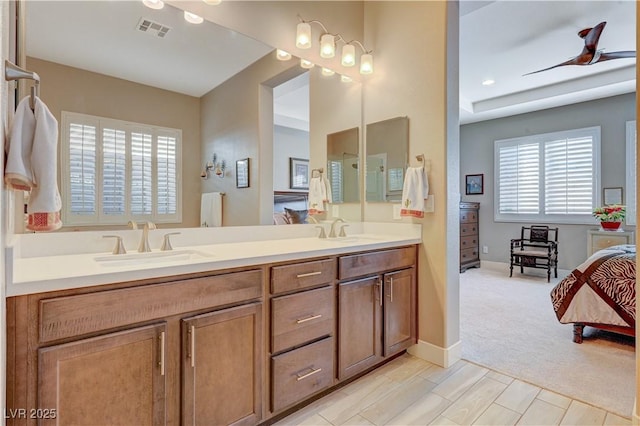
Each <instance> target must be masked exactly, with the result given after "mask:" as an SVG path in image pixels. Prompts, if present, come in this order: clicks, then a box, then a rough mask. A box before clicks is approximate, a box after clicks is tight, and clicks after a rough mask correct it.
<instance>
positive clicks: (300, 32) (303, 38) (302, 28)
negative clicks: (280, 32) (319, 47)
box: [296, 22, 311, 49]
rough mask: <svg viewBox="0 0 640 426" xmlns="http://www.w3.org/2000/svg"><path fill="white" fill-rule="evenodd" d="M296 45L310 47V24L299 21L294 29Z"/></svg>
mask: <svg viewBox="0 0 640 426" xmlns="http://www.w3.org/2000/svg"><path fill="white" fill-rule="evenodd" d="M296 46H297V47H299V48H300V49H308V48H310V47H311V24H308V23H306V22H300V23H299V24H298V27H297V30H296Z"/></svg>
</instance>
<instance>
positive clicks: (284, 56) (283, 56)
mask: <svg viewBox="0 0 640 426" xmlns="http://www.w3.org/2000/svg"><path fill="white" fill-rule="evenodd" d="M276 58H278V60H279V61H288V60H289V59H291V53H289V52H287V51H285V50H282V49H276Z"/></svg>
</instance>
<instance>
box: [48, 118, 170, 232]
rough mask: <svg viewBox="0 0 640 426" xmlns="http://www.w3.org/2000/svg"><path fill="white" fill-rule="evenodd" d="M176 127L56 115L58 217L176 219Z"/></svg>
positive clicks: (74, 221)
mask: <svg viewBox="0 0 640 426" xmlns="http://www.w3.org/2000/svg"><path fill="white" fill-rule="evenodd" d="M181 134H182V132H181V131H180V130H176V129H167V128H160V127H156V126H147V125H142V124H138V123H130V122H125V121H120V120H111V119H107V118H102V117H94V116H89V115H85V114H76V113H69V112H63V113H62V132H61V142H62V143H61V146H62V153H61V160H62V161H61V164H62V170H61V174H62V192H63V203H64V208H63V221H64V223H65V224H68V225H106V224H122V225H126V224H127V222H128V221H129V220H137V221H145V220H151V221H153V222H157V223H178V222H181V221H182V212H181V208H180V206H181V199H180V192H179V190H178V181H179V176H180V156H181V152H180V150H181Z"/></svg>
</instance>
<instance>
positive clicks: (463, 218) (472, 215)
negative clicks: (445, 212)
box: [460, 210, 478, 223]
mask: <svg viewBox="0 0 640 426" xmlns="http://www.w3.org/2000/svg"><path fill="white" fill-rule="evenodd" d="M477 221H478V212H477V211H475V210H460V223H470V222H477Z"/></svg>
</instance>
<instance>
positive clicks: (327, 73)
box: [322, 67, 336, 77]
mask: <svg viewBox="0 0 640 426" xmlns="http://www.w3.org/2000/svg"><path fill="white" fill-rule="evenodd" d="M335 73H336V72H335V71H334V70H332V69H330V68H326V67H322V75H324V76H326V77H330V76H332V75H334V74H335Z"/></svg>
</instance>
